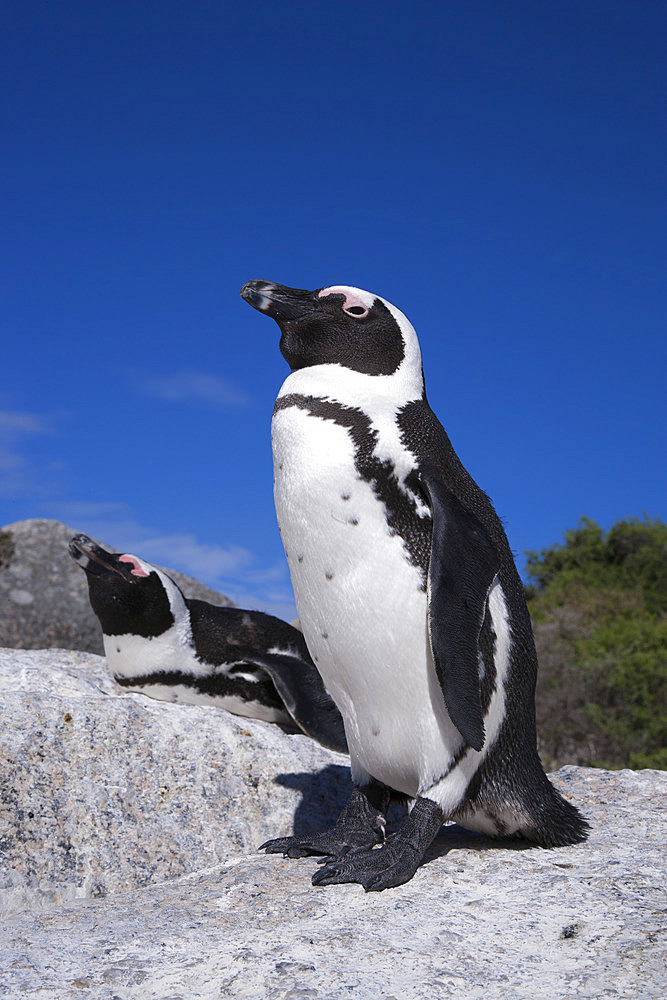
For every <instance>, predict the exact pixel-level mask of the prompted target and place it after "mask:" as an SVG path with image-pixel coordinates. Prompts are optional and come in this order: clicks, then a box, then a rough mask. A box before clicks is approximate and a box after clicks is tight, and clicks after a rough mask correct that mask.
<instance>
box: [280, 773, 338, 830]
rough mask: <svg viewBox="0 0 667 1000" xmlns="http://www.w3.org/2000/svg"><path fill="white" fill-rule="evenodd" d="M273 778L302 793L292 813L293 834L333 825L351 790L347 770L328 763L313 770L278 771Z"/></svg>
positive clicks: (323, 828)
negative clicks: (282, 772)
mask: <svg viewBox="0 0 667 1000" xmlns="http://www.w3.org/2000/svg"><path fill="white" fill-rule="evenodd" d="M273 780H274V781H275V783H276V784H277V785H282V786H283V788H291V789H292V790H293V791H297V792H300V793H301V801H300V802H299V804H298V806H297V808H296V812H295V813H294V826H293V829H292V835H293V836H295V837H301V836H307V835H308V834H311V833H319V831H320V830H326V829H329V828H330V827H332V826H333V824H334V823H335V821H336V819H337V817H338V814H339V813H340V812H341V810H342V809H343V807H344V805H345V803H346V802H347V800H348V799H349V797H350V794H351V792H352V781H351V779H350V769H349V767H345V766H343V765H342V764H327V765H326V767H323V768H322V769H321V770H319V771H314V772H313V771H302V772H297V773H296V774H277V775H276V776H275V778H274V779H273Z"/></svg>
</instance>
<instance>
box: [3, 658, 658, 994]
mask: <svg viewBox="0 0 667 1000" xmlns="http://www.w3.org/2000/svg"><path fill="white" fill-rule="evenodd" d="M4 660H5V665H6V668H7V670H8V671H9V681H10V682H11V678H12V676H13V677H14V678H15V679H18V682H17V681H16V680H15V683H14V685H12V684H11V683H10V685H9V691H8V693H7V694H6V695H5V697H6V698H8V699H10V702H9V706H8V707H9V709H10V714H9V716H7V715H5V716H4V717H5V718H8V719H9V721H10V722H13V724H14V725H15V727H16V729H17V730H19V728H20V726H21V724H22V727H23V730H24V731H23V733H22V734H21V735H19V736H18V737H14V740H17V739H18V741H19V745H18V746H17V745H16V743H14V744H12V746H14V750H13V751H12V752H13V753H14V757H13V758H12V759H13V760H14V761H15V763H13V764H9V765H7V772H8V775H16V778H17V781H18V782H19V787H21V784H22V782H25V783H26V789H25V791H26V793H27V792H28V789H32V792H31V794H30V795H26V802H25V803H24V804H23V809H24V810H25V809H26V807H27V803H28V801H29V800H32V797H33V796H34V805H33V807H32V808H31V809H30V811H31V812H32V813H33V816H32V817H30V816H29V815H28V814H27V813H26V812H25V811H24V813H23V815H22V818H21V820H20V822H19V823H18V825H16V826H15V827H14V830H15V841H16V847H15V848H12V851H13V853H12V855H11V858H12V863H14V864H16V863H17V861H18V860H19V858H23V859H26V858H29V857H30V858H32V859H34V860H33V861H32V864H33V867H34V868H35V869H37V868H38V867H41V872H42V877H43V878H44V879H45V880H47V879H51V880H52V882H57V881H58V879H60V878H61V876H60V875H59V874H58V872H59V868H60V867H62V866H63V864H65V859H66V858H67V857H69V856H72V855H73V856H74V857H75V859H78V860H76V861H75V864H74V866H73V867H75V868H77V870H78V875H77V878H79V879H81V877H82V876H83V877H84V879H85V878H86V877H87V873H88V870H89V869H91V870H92V869H95V875H94V878H93V880H92V886H91V887H89V888H90V889H91V891H96V890H95V888H94V887H95V886H96V885H98V884H99V883H100V880H105V881H104V884H105V886H106V890H105V891H107V892H108V893H110V894H109V895H107V896H106V897H105V898H102V899H85V900H80V901H72V900H69V901H67V902H64V903H62V904H60V905H58V904H57V903H56V902H55V901H54V900H53V897H51V899H50V900H49V899H47V898H46V897H44V898H43V899H42V900H38V899H37V898H36V897H34V896H33V897H27V898H25V900H24V904H23V906H24V908H23V909H18V910H16V911H15V912H14V913H12V914H10V915H9V916H7V915H5V916H4V919H3V920H2V921H1V922H0V969H1V970H2V972H0V998H6V1000H17V998H19V997H29V996H30V997H39V998H40V1000H71V998H75V997H76V998H81V997H91V998H94V1000H195V998H197V1000H214V998H216V1000H219V998H222V997H224V998H248V1000H256V998H260V997H261V998H262V1000H343V998H344V1000H349V998H350V997H354V998H355V1000H399V998H400V1000H440V998H442V1000H444V998H448V997H456V998H461V997H464V998H465V1000H507V998H508V997H512V998H515V997H516V998H519V1000H561V998H562V1000H565V998H568V1000H569V998H571V997H577V1000H582V998H583V1000H587V998H590V1000H598V998H600V997H605V998H619V1000H621V998H624V1000H658V998H661V1000H662V997H664V996H665V994H666V992H667V977H666V975H665V968H666V964H665V954H664V947H661V941H662V942H664V889H663V886H664V842H665V819H664V803H662V802H661V801H660V798H661V796H662V797H663V798H664V795H665V792H666V791H667V774H665V773H662V772H658V771H640V772H632V771H615V772H610V771H602V770H594V769H585V768H577V767H566V768H563V769H562V770H561V771H559V772H558V773H557V774H556V775H553V776H552V777H553V780H554V782H555V784H556V785H557V786H558V787H559V789H560V790H561V791H562V792H563V794H565V795H566V796H567V797H568V798H571V799H572V800H573V801H575V802H576V803H577V804H578V805H580V806H581V808H582V809H583V810H584V812H585V813H586V815H587V816H588V818H589V819H590V820H591V823H592V832H591V837H590V840H589V841H588V842H586V843H584V844H581V845H577V846H576V847H569V848H562V849H560V850H551V851H547V850H542V849H540V848H533V847H528V846H526V845H525V844H521V843H519V842H515V843H512V842H507V841H506V842H502V841H497V842H494V841H491V840H488V839H487V838H484V837H482V836H480V835H476V834H472V833H467V832H466V831H463V830H460V829H459V828H458V827H455V826H450V827H446V828H444V829H443V831H442V832H441V834H440V835H439V837H438V838H437V839H436V841H435V843H434V844H433V846H432V848H431V850H430V852H429V855H428V860H427V863H426V864H425V865H423V866H422V867H421V868H420V869H419V871H418V872H417V874H416V875H415V877H414V878H413V879H412V881H411V882H409V883H408V884H407V885H403V886H399V887H398V888H396V889H390V890H387V891H386V892H384V893H381V894H373V893H369V894H365V893H364V892H363V890H362V889H361V887H360V886H358V885H354V886H353V885H341V886H333V887H329V888H326V889H315V888H313V887H312V886H311V885H310V876H311V873H312V872H313V871H314V870H315V868H316V863H315V861H314V860H313V859H303V860H299V861H291V860H288V859H283V858H279V857H275V856H264V855H258V854H248V853H245V854H243V853H241V852H243V851H246V852H247V851H248V850H249V849H250V848H249V847H248V846H247V845H248V844H249V843H250V841H251V840H252V839H253V837H255V833H254V829H255V828H256V829H257V832H258V835H259V836H263V835H264V834H263V833H261V834H259V830H260V829H263V830H266V829H268V828H271V830H272V832H274V833H275V832H280V830H281V829H282V830H285V829H288V828H289V826H290V819H289V816H288V813H289V805H288V798H287V797H286V796H289V794H290V790H291V792H292V794H293V798H292V799H291V802H292V805H293V806H294V807H296V808H297V813H298V812H299V809H300V806H299V805H298V801H299V796H298V792H297V790H298V789H305V788H307V786H308V783H309V782H310V783H311V785H312V787H315V786H316V787H317V788H318V789H319V792H320V795H321V796H322V802H321V804H322V808H320V807H319V806H318V807H317V808H316V809H315V810H314V811H312V812H311V815H310V817H309V819H312V820H314V819H315V812H319V813H321V814H322V815H321V816H319V817H318V821H319V820H320V819H322V818H324V813H325V812H328V810H329V809H330V808H333V807H334V805H335V802H334V800H336V799H337V798H338V794H339V791H340V790H341V788H342V785H343V784H344V783H345V780H344V776H343V774H342V771H343V770H344V768H343V767H342V760H343V759H341V758H337V757H335V756H334V755H332V754H329V753H328V752H327V751H325V750H322V749H321V748H318V747H317V746H316V745H315V744H308V742H307V738H306V737H286V736H284V735H283V734H282V733H280V731H279V730H277V729H272V728H271V727H270V726H268V725H267V724H263V723H259V722H252V723H248V724H247V730H248V734H252V735H244V733H243V730H244V729H245V727H246V723H245V722H244V723H243V725H242V726H241V725H240V724H239V723H238V722H237V721H236V720H235V719H234V718H233V717H231V716H225V714H224V713H215V712H214V711H213V710H211V709H204V708H196V707H188V706H171V705H166V704H161V703H158V702H154V703H151V702H149V701H148V700H142V699H141V696H140V695H123V696H120V697H114V695H113V693H112V692H113V685H112V683H111V682H110V681H108V679H107V678H106V676H105V675H104V672H103V671H102V669H101V664H100V663H99V661H97V660H96V659H95V658H94V657H90V656H84V655H82V654H76V653H63V652H58V653H54V654H48V653H45V652H40V653H16V652H10V653H5V656H4ZM12 671H14V673H13V674H12ZM19 688H21V689H22V690H23V691H24V692H25V695H24V701H25V704H24V707H23V709H22V716H21V718H20V719H19V718H16V719H13V718H12V715H11V709H12V708H17V706H18V705H19V704H20V700H19V697H18V695H16V692H17V691H18V689H19ZM31 690H32V691H34V692H35V693H34V695H31V694H30V692H31ZM33 698H34V701H33V700H32V699H33ZM64 712H69V714H70V715H71V716H72V720H71V722H69V723H66V722H65V719H64V714H63V713H64ZM66 726H69V727H70V730H71V731H70V730H67V729H66ZM177 735H178V739H176V736H177ZM5 738H6V737H4V736H3V740H4V739H5ZM253 748H254V753H253ZM61 757H62V759H60V758H61ZM114 757H115V758H116V759H115V760H114ZM188 765H190V770H188ZM109 769H110V770H109ZM223 776H224V777H223ZM329 786H331V787H329ZM164 787H168V789H169V802H168V803H167V804H165V803H162V804H159V802H158V801H157V800H159V798H160V790H161V789H162V788H164ZM221 796H225V800H224V802H220V801H219V799H220V797H221ZM51 798H52V799H53V800H54V801H53V803H51V801H50V800H51ZM87 811H89V815H87ZM10 819H11V816H10ZM297 821H299V818H298V816H297ZM251 828H253V833H252V834H251V835H250V836H249V837H248V833H249V831H250V829H251ZM247 837H248V839H246V838H247ZM38 838H43V843H42V844H41V845H40V844H39V843H38ZM237 845H238V846H237ZM244 845H246V846H244ZM125 852H127V854H128V857H129V860H128V859H126V858H125V856H124V855H125ZM178 852H184V853H183V856H182V857H181V858H180V859H179V858H177V854H178ZM96 855H100V860H99V861H98V860H97V859H96ZM84 858H85V861H84ZM56 859H58V862H57V863H55V862H56ZM105 866H108V868H109V869H110V870H108V871H106V872H105V871H104V867H105ZM112 866H113V868H116V869H117V870H116V872H114V871H113V870H111V869H112ZM197 869H199V870H197ZM169 870H171V871H172V872H174V871H176V872H182V873H183V874H181V875H180V877H176V878H174V877H173V875H169V874H165V873H166V872H168V871H169ZM66 874H67V875H68V873H66ZM68 877H69V875H68ZM160 879H165V880H164V881H160ZM142 881H143V883H144V884H143V887H141V888H135V889H132V890H131V891H127V889H128V887H129V886H130V885H131V884H132V883H133V882H134V884H135V885H139V884H140V883H141V882H142ZM84 888H85V887H84ZM85 891H88V890H87V889H86V890H85Z"/></svg>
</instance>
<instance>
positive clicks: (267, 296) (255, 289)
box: [241, 279, 321, 323]
mask: <svg viewBox="0 0 667 1000" xmlns="http://www.w3.org/2000/svg"><path fill="white" fill-rule="evenodd" d="M241 298H242V299H245V301H246V302H247V303H248V305H251V306H252V307H253V309H257V310H259V312H263V313H266V315H267V316H270V317H271V318H272V319H275V321H276V322H277V323H285V322H289V321H290V320H299V319H306V317H308V316H310V315H312V314H313V313H317V312H320V311H321V305H320V302H319V299H318V297H317V292H309V291H306V289H305V288H288V286H287V285H277V284H276V283H275V282H274V281H261V280H260V279H254V280H253V281H246V283H245V285H244V286H243V288H242V289H241Z"/></svg>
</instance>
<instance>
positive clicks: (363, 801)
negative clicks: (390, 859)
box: [258, 786, 389, 861]
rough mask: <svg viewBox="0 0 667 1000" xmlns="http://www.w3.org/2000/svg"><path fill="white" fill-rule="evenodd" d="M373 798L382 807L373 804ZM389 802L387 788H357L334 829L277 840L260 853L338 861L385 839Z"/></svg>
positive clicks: (269, 842) (268, 842) (265, 845)
mask: <svg viewBox="0 0 667 1000" xmlns="http://www.w3.org/2000/svg"><path fill="white" fill-rule="evenodd" d="M371 794H372V797H373V798H374V799H375V800H376V801H378V803H379V804H380V805H381V806H382V808H380V809H378V808H376V806H375V805H374V804H373V803H372V802H371V801H370V799H371ZM388 801H389V793H388V791H387V790H386V789H382V790H380V789H378V788H376V787H375V786H372V792H371V786H369V787H368V788H364V789H363V790H362V789H361V788H355V789H354V790H353V792H352V795H351V796H350V799H349V801H348V803H347V805H346V806H345V808H344V809H343V811H342V812H341V814H340V816H339V817H338V820H337V821H336V825H335V826H334V827H333V829H331V830H323V831H322V832H321V833H313V834H311V835H310V836H308V837H277V838H276V839H275V840H267V841H266V842H265V843H263V844H261V845H260V847H259V848H258V850H260V851H266V853H267V854H282V855H283V856H284V857H286V858H305V857H306V856H307V855H309V854H324V855H326V857H325V861H329V860H332V861H335V860H337V859H338V858H342V857H345V855H347V854H354V853H356V852H357V851H365V850H366V849H367V848H369V847H374V846H375V844H381V843H382V841H383V840H384V822H385V820H384V812H385V809H386V808H387V805H388Z"/></svg>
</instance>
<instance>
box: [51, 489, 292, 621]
mask: <svg viewBox="0 0 667 1000" xmlns="http://www.w3.org/2000/svg"><path fill="white" fill-rule="evenodd" d="M50 516H51V517H57V518H58V519H59V520H61V521H63V522H64V523H65V524H67V525H68V527H70V528H71V529H72V531H73V532H74V531H83V532H85V533H86V534H88V535H92V537H93V538H96V539H98V540H99V541H100V542H103V543H104V544H105V545H108V546H110V547H111V548H113V549H116V550H117V551H119V552H128V553H132V554H133V555H137V556H139V557H140V558H142V559H145V560H146V561H147V562H150V563H154V564H155V563H157V564H158V565H160V566H166V567H168V568H169V569H175V570H178V571H179V572H181V573H185V575H186V576H191V577H193V578H194V579H196V580H199V581H200V582H201V583H205V584H206V585H207V586H209V587H212V588H213V589H214V590H217V591H219V593H221V594H225V595H226V596H227V597H229V598H230V599H231V600H232V601H234V603H235V604H237V605H238V606H239V607H241V608H250V609H252V610H258V611H266V612H267V613H268V614H272V615H277V616H278V617H279V618H283V619H285V620H286V621H291V620H292V619H293V618H295V617H296V610H295V607H294V597H293V595H292V589H291V586H290V582H289V573H288V570H287V566H286V564H284V563H279V564H275V565H273V566H258V565H257V558H256V556H255V555H254V554H253V553H252V552H251V551H250V550H249V549H246V548H243V547H242V546H236V545H232V546H230V547H229V548H225V547H223V546H221V545H218V544H217V543H209V542H204V541H201V540H200V539H198V538H197V536H196V535H194V534H191V533H188V532H174V533H171V534H159V533H157V532H155V531H153V530H152V529H150V528H147V527H146V526H145V525H143V524H141V523H140V522H139V521H136V520H135V519H133V518H132V516H131V513H130V511H129V509H128V508H127V507H126V505H124V504H121V503H99V504H98V503H80V502H65V503H59V504H52V505H51V514H50Z"/></svg>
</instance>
